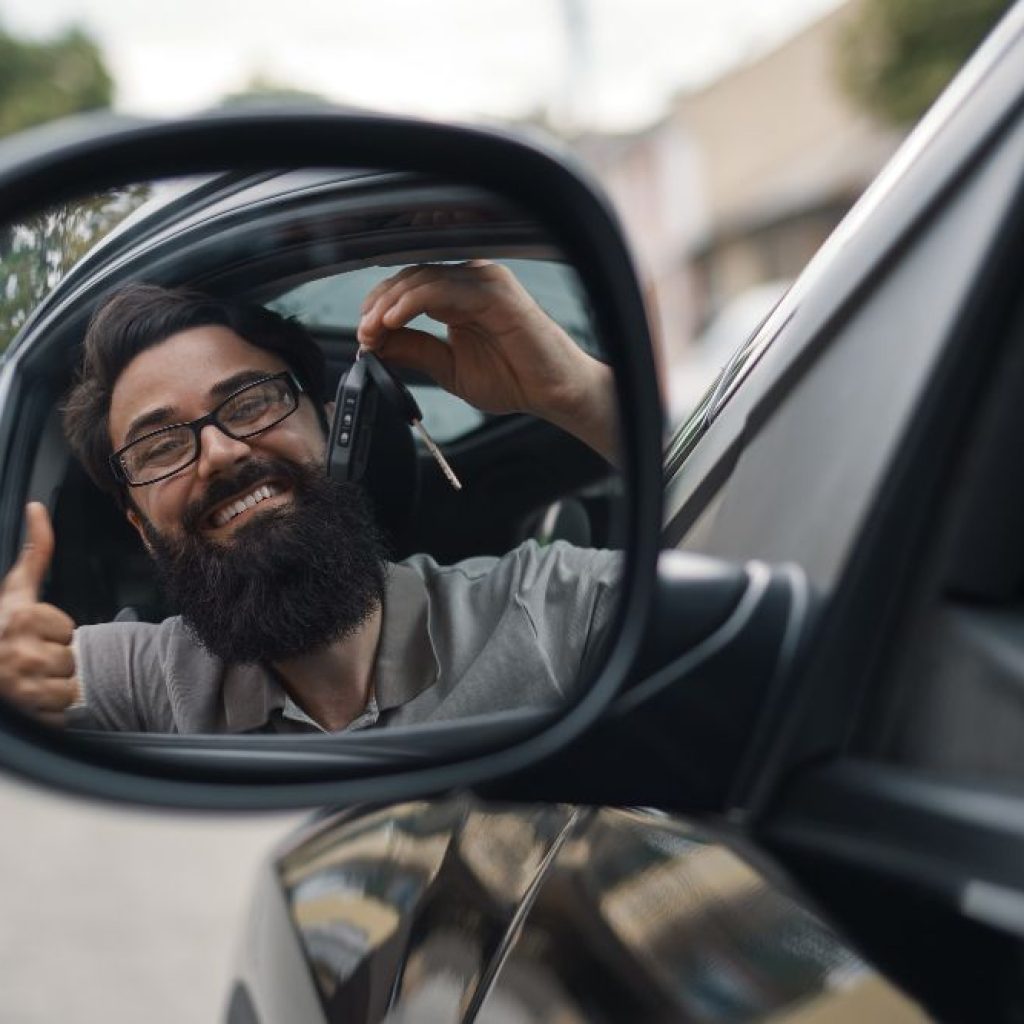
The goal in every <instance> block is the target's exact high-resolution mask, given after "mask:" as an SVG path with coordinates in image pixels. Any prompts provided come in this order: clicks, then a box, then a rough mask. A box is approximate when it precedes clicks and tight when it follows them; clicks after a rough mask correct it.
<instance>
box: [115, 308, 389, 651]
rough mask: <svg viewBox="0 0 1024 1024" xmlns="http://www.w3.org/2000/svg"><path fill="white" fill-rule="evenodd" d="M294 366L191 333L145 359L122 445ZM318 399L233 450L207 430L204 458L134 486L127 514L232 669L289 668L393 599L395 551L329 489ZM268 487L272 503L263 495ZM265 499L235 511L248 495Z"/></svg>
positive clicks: (360, 500) (363, 502)
mask: <svg viewBox="0 0 1024 1024" xmlns="http://www.w3.org/2000/svg"><path fill="white" fill-rule="evenodd" d="M285 369H286V367H285V365H284V363H283V362H282V361H281V360H280V359H278V358H277V357H276V356H275V355H273V354H272V353H270V352H265V351H264V350H263V349H259V348H256V347H255V346H253V345H250V344H249V343H248V342H247V341H245V340H244V339H242V338H240V337H239V336H238V335H237V334H235V333H234V332H233V331H230V330H228V329H227V328H225V327H198V328H194V329H192V330H188V331H182V332H181V333H180V334H176V335H174V336H173V337H171V338H169V339H167V340H166V341H164V342H161V343H160V344H159V345H155V346H154V347H153V348H151V349H147V350H146V351H145V352H142V353H141V354H140V355H138V356H136V358H135V359H133V360H132V362H131V363H129V364H128V366H127V367H126V368H125V370H124V372H123V373H122V374H121V376H120V377H119V378H118V381H117V384H116V386H115V388H114V393H113V396H112V401H111V409H110V440H111V443H112V444H113V445H114V447H115V449H116V448H118V447H121V446H122V445H124V444H127V443H128V442H129V441H132V440H134V439H135V438H136V437H139V436H141V435H143V434H145V433H147V432H149V431H151V430H154V429H157V428H159V427H161V426H167V425H169V424H173V423H184V422H188V421H189V420H194V419H198V418H199V417H201V416H204V415H205V414H206V413H208V412H210V410H211V409H213V408H215V407H216V406H217V405H219V404H220V402H221V401H222V400H223V399H224V398H225V397H226V396H227V395H229V394H231V393H232V392H234V391H235V390H237V389H238V388H239V387H242V386H244V385H245V384H248V383H250V382H251V381H253V380H254V379H257V378H259V377H265V376H268V375H271V374H275V373H280V372H281V371H282V370H285ZM325 445H326V441H325V438H324V433H323V429H322V427H321V425H320V420H319V418H318V416H317V415H316V411H315V409H314V407H313V405H312V402H311V401H310V400H309V398H307V397H306V396H305V395H303V396H302V397H301V399H300V402H299V406H298V408H297V409H296V410H295V411H294V412H293V413H292V414H291V415H289V416H288V417H286V418H285V419H283V420H281V421H280V422H279V423H277V424H275V425H274V426H272V427H270V428H269V429H268V430H265V431H263V432H262V433H260V434H256V435H254V436H252V437H249V438H247V439H246V440H244V441H235V440H232V439H231V438H230V437H228V436H227V435H226V434H225V433H223V432H222V431H221V430H219V429H218V428H217V427H215V426H213V425H209V426H206V427H204V428H203V431H202V437H201V445H200V452H199V458H198V460H197V461H195V462H193V463H191V464H190V465H188V466H185V467H184V468H183V469H181V470H180V471H179V472H177V473H175V474H174V475H173V476H170V477H167V478H166V479H164V480H158V481H157V482H155V483H153V484H150V485H148V486H146V487H134V488H131V493H130V497H131V499H132V501H133V502H134V504H135V507H134V508H133V509H131V510H130V511H129V513H128V518H129V519H130V520H131V522H132V524H133V525H134V526H135V528H136V529H137V530H138V531H139V533H140V535H141V536H142V539H143V541H144V542H145V544H146V547H147V548H148V549H149V551H150V554H152V556H153V558H154V560H155V562H156V566H157V571H158V573H159V576H160V579H161V582H162V583H163V587H164V590H165V591H166V593H167V596H168V598H169V599H170V600H171V603H172V604H173V605H174V606H175V607H176V608H177V610H178V611H179V612H180V613H181V615H182V618H183V619H184V621H185V623H186V625H187V626H188V627H189V628H190V629H191V630H192V632H193V633H194V634H195V636H196V637H197V638H198V639H199V641H200V642H201V643H202V644H203V645H204V646H205V647H206V648H207V650H209V651H210V652H211V653H212V654H215V655H216V656H217V657H219V658H221V659H223V660H224V661H225V662H256V661H263V662H266V661H270V662H280V661H282V660H284V659H287V658H293V657H296V656H299V655H303V654H310V653H312V652H314V651H316V650H319V649H322V648H324V647H325V646H327V645H328V644H330V643H332V642H333V641H335V640H339V639H341V638H343V637H345V636H348V635H351V634H352V633H353V632H354V631H355V630H357V629H358V628H359V627H360V626H361V625H362V624H363V623H365V622H366V621H367V620H368V619H369V617H370V616H371V615H372V613H373V611H374V609H375V608H377V607H379V605H380V603H381V601H382V600H383V594H384V580H385V569H384V563H385V557H386V553H385V547H384V544H383V541H382V539H381V537H380V534H379V532H378V530H377V526H376V524H375V522H374V520H373V513H372V509H371V507H370V503H369V501H368V499H367V498H366V495H365V494H364V493H363V490H362V488H361V487H360V486H359V485H358V484H353V483H342V482H338V481H333V480H331V479H330V478H329V477H328V476H327V473H326V471H325V468H324V449H325ZM268 489H269V492H270V496H269V497H267V496H266V495H267V491H268ZM255 492H259V494H260V495H261V496H262V500H261V501H259V502H258V503H257V504H253V505H251V506H250V507H244V510H243V511H241V512H239V513H238V514H237V515H235V516H234V518H231V519H230V520H229V521H226V517H225V516H224V515H223V512H224V510H226V509H228V508H233V510H234V511H238V508H239V506H240V499H244V498H247V497H249V496H251V495H254V493H255Z"/></svg>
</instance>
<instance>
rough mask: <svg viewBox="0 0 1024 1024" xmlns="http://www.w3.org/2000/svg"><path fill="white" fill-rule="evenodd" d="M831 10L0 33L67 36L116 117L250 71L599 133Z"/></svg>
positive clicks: (161, 21)
mask: <svg viewBox="0 0 1024 1024" xmlns="http://www.w3.org/2000/svg"><path fill="white" fill-rule="evenodd" d="M838 2H839V0H772V2H770V3H764V2H762V0H712V2H708V0H173V2H171V3H167V4H156V3H151V2H142V0H45V2H40V0H6V2H5V3H4V6H3V11H2V13H0V25H2V26H3V28H4V29H5V30H6V31H8V32H14V33H15V34H17V35H19V36H28V37H32V38H45V37H47V36H49V35H53V34H54V33H56V32H59V31H61V30H62V29H65V28H67V27H68V26H69V25H72V24H77V25H80V26H81V27H83V28H84V29H85V30H86V31H87V32H88V33H89V34H90V35H91V36H92V37H93V38H94V39H95V40H96V41H97V42H98V43H99V45H100V46H101V48H102V50H103V53H104V57H105V59H106V62H107V66H108V67H109V69H110V70H111V72H112V74H113V77H114V79H115V82H116V96H115V106H116V108H117V109H119V110H121V111H123V112H126V113H137V114H150V115H174V114H182V113H187V112H190V111H195V110H198V109H202V108H203V107H206V106H209V105H212V104H214V103H216V102H217V101H218V99H219V98H220V97H222V96H223V95H224V94H226V93H230V92H232V91H235V90H238V89H240V88H242V87H243V86H244V85H245V84H246V83H247V82H248V81H249V80H250V79H251V78H252V77H253V76H254V75H261V76H262V77H264V78H269V79H271V80H273V81H275V82H279V83H281V84H286V85H289V86H292V87H295V88H301V89H305V90H309V91H311V92H315V93H318V94H321V95H323V96H325V97H327V98H329V99H332V100H334V101H336V102H341V103H347V104H352V105H355V106H359V107H366V108H370V109H375V110H384V111H392V112H396V113H405V114H414V115H421V116H426V117H436V118H446V119H456V120H469V121H476V120H499V121H503V120H508V119H513V118H519V117H523V116H528V115H530V114H531V113H535V112H537V111H540V110H546V111H548V112H550V113H551V114H552V115H553V116H554V117H555V118H556V119H558V120H560V121H561V122H562V123H563V124H565V125H567V126H577V127H586V128H589V129H596V130H609V131H615V130H629V129H632V128H638V127H643V126H644V125H646V124H648V123H650V122H652V121H653V120H655V119H656V118H657V116H658V115H659V113H661V112H662V111H663V110H664V108H665V104H666V103H667V101H668V99H669V98H670V97H671V96H672V95H673V94H674V93H675V92H676V91H678V90H680V89H682V88H688V87H694V86H695V85H698V84H700V83H701V82H705V81H708V80H709V79H711V78H713V77H714V76H715V75H716V74H718V73H720V72H721V71H723V70H725V69H726V68H728V67H729V66H731V65H733V64H736V63H739V62H742V61H743V60H745V59H749V58H750V57H752V56H755V55H756V54H758V53H759V52H762V51H763V50H765V49H767V48H770V46H771V45H772V43H773V42H775V41H778V40H781V39H782V38H785V37H786V36H787V35H789V34H791V33H792V32H794V31H796V30H798V29H799V28H800V27H802V26H803V25H805V24H807V23H808V22H810V21H812V20H814V19H815V18H817V17H819V16H821V15H822V14H824V13H825V12H827V11H829V10H831V9H833V8H834V7H836V6H837V4H838ZM570 24H574V25H575V26H576V28H575V31H570V30H569V27H568V26H569V25H570Z"/></svg>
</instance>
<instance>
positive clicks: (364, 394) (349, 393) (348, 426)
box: [327, 355, 377, 481]
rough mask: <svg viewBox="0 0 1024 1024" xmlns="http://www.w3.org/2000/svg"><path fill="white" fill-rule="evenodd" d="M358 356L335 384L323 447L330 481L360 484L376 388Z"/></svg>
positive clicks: (373, 417)
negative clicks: (325, 447) (331, 411)
mask: <svg viewBox="0 0 1024 1024" xmlns="http://www.w3.org/2000/svg"><path fill="white" fill-rule="evenodd" d="M367 358H368V357H367V356H366V355H362V356H361V357H360V358H358V359H356V361H355V362H354V363H353V364H352V367H351V369H350V370H349V371H348V373H346V374H345V375H344V376H343V377H342V378H341V380H340V381H339V382H338V392H337V394H336V395H335V399H334V403H335V404H334V422H333V423H332V424H331V432H330V435H329V437H328V443H327V473H328V476H330V477H331V479H333V480H351V481H358V480H362V478H363V475H364V474H365V473H366V460H367V456H368V455H369V452H370V439H371V438H372V436H373V424H374V421H375V420H376V418H377V387H376V385H375V384H374V382H373V380H372V379H371V378H370V375H369V373H368V372H367ZM374 358H375V357H374Z"/></svg>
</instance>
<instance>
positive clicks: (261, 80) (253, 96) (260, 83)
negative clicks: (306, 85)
mask: <svg viewBox="0 0 1024 1024" xmlns="http://www.w3.org/2000/svg"><path fill="white" fill-rule="evenodd" d="M289 104H291V105H295V104H302V105H306V106H310V105H312V106H324V107H330V106H333V104H332V103H331V101H330V100H328V99H326V98H325V97H323V96H321V95H319V94H318V93H315V92H307V91H306V90H305V89H299V88H296V87H295V86H293V85H288V84H286V83H285V82H280V81H278V80H277V79H276V78H273V77H272V76H270V75H267V74H265V73H264V72H262V71H256V72H254V73H253V74H252V75H250V76H249V79H248V81H247V82H245V83H244V84H243V86H242V87H241V89H238V90H237V91H236V92H230V93H228V94H227V95H226V96H224V97H223V98H222V99H221V101H220V105H221V106H222V107H239V106H287V105H289Z"/></svg>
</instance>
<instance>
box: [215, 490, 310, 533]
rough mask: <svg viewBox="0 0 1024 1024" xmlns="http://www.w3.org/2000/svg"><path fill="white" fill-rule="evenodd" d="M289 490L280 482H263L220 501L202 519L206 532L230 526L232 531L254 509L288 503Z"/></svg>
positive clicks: (289, 498)
mask: <svg viewBox="0 0 1024 1024" xmlns="http://www.w3.org/2000/svg"><path fill="white" fill-rule="evenodd" d="M291 497H292V494H291V488H290V487H289V486H287V485H286V484H284V483H283V482H281V481H280V480H264V481H263V482H261V483H258V484H254V485H251V486H249V487H246V488H245V490H243V491H240V492H239V493H238V494H235V495H233V496H232V497H230V498H228V499H227V500H226V501H222V502H221V503H220V504H219V505H217V506H216V508H214V509H213V511H211V512H209V513H207V515H205V516H204V517H203V525H204V527H205V529H206V530H209V531H218V532H219V531H220V530H223V529H224V528H225V527H228V526H230V527H231V529H232V530H233V529H234V528H235V527H236V526H238V525H239V524H241V523H243V522H245V521H246V520H248V519H249V517H250V514H251V513H252V511H253V510H254V509H256V508H263V509H269V508H276V507H277V506H279V505H282V504H285V503H286V502H288V501H290V500H291Z"/></svg>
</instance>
